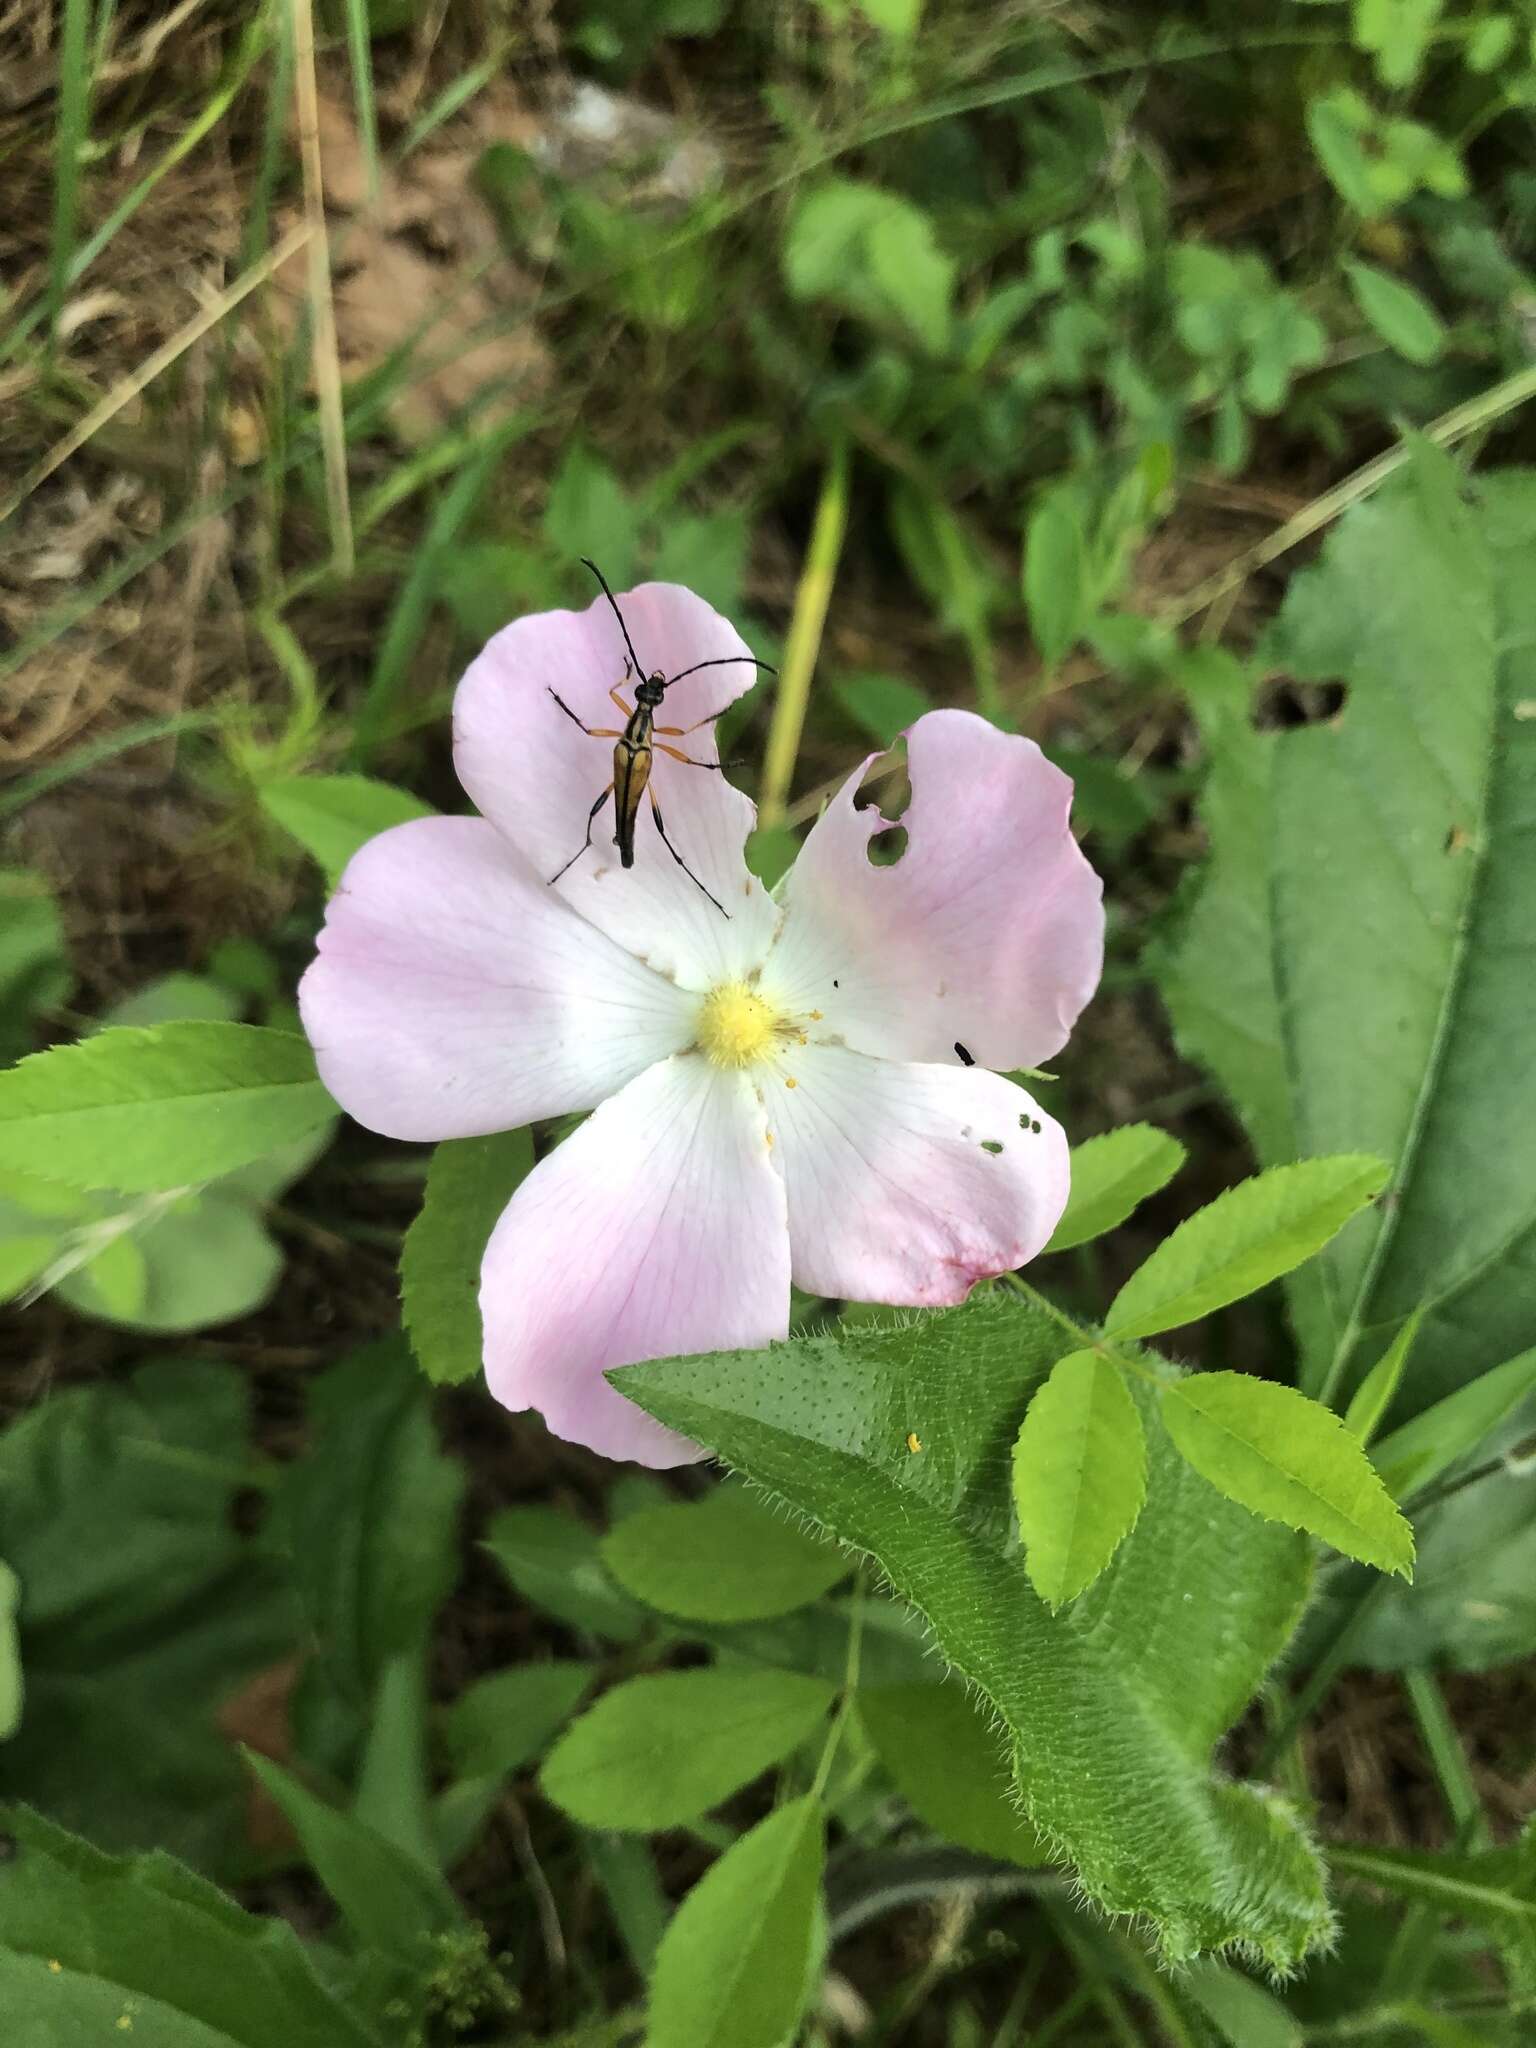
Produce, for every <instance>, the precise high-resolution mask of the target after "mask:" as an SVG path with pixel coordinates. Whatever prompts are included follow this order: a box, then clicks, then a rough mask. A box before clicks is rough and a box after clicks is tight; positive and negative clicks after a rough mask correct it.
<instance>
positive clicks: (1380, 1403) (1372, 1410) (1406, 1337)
mask: <svg viewBox="0 0 1536 2048" xmlns="http://www.w3.org/2000/svg"><path fill="white" fill-rule="evenodd" d="M1421 1320H1422V1317H1421V1316H1420V1315H1419V1314H1418V1312H1417V1311H1415V1313H1414V1314H1413V1315H1411V1316H1410V1317H1409V1318H1408V1320H1407V1322H1406V1323H1404V1325H1403V1327H1402V1328H1401V1329H1400V1330H1399V1331H1398V1333H1397V1335H1396V1336H1395V1337H1394V1338H1393V1339H1392V1342H1391V1343H1390V1344H1389V1345H1388V1347H1387V1349H1386V1350H1385V1351H1384V1352H1383V1353H1382V1354H1381V1356H1380V1358H1378V1359H1377V1361H1376V1363H1375V1364H1374V1365H1373V1366H1372V1367H1371V1369H1370V1371H1369V1372H1368V1373H1367V1374H1366V1376H1365V1378H1364V1379H1363V1380H1362V1381H1361V1382H1360V1384H1359V1386H1358V1387H1356V1389H1355V1394H1354V1399H1353V1400H1352V1401H1351V1402H1350V1404H1349V1406H1348V1408H1347V1409H1346V1410H1345V1412H1344V1427H1345V1428H1346V1429H1347V1430H1348V1431H1349V1432H1350V1434H1351V1435H1352V1436H1357V1437H1359V1439H1360V1441H1361V1443H1362V1444H1368V1443H1369V1442H1370V1440H1371V1438H1372V1437H1373V1436H1374V1435H1375V1434H1376V1432H1377V1430H1378V1429H1379V1428H1380V1427H1381V1418H1382V1417H1383V1416H1384V1415H1385V1414H1386V1412H1387V1410H1388V1409H1389V1408H1390V1407H1391V1406H1392V1402H1393V1398H1394V1397H1395V1395H1396V1393H1397V1389H1398V1385H1399V1382H1400V1381H1401V1380H1402V1377H1403V1371H1404V1368H1405V1367H1406V1366H1407V1363H1408V1354H1409V1352H1410V1351H1411V1350H1412V1349H1413V1340H1414V1338H1415V1337H1417V1335H1418V1334H1419V1324H1420V1322H1421ZM1382 1481H1383V1483H1384V1484H1385V1485H1386V1488H1387V1491H1388V1493H1390V1494H1392V1495H1393V1496H1394V1497H1396V1498H1399V1499H1400V1498H1401V1495H1400V1494H1399V1493H1398V1490H1397V1488H1396V1487H1395V1486H1393V1485H1392V1484H1391V1482H1390V1481H1389V1480H1388V1479H1387V1476H1386V1474H1385V1473H1383V1474H1382Z"/></svg>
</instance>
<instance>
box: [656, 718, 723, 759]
mask: <svg viewBox="0 0 1536 2048" xmlns="http://www.w3.org/2000/svg"><path fill="white" fill-rule="evenodd" d="M665 729H666V728H665V727H664V726H659V725H658V726H657V728H656V730H657V731H658V732H663V731H665ZM655 747H656V751H657V753H658V754H666V755H667V756H668V757H669V758H670V759H672V760H674V761H685V762H686V763H687V764H688V766H689V767H690V768H714V769H716V770H721V769H723V768H724V765H725V764H724V763H723V762H721V761H696V760H695V759H694V758H693V756H692V754H685V753H683V752H682V751H681V750H680V749H679V748H677V747H667V746H663V745H662V743H661V741H660V740H657V741H656V742H655Z"/></svg>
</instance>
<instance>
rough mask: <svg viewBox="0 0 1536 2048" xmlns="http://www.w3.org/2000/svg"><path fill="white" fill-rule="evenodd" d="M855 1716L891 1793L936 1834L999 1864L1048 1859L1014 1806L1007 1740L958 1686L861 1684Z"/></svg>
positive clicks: (1046, 1851)
mask: <svg viewBox="0 0 1536 2048" xmlns="http://www.w3.org/2000/svg"><path fill="white" fill-rule="evenodd" d="M859 1718H860V1720H861V1721H862V1722H863V1723H864V1729H865V1732H866V1734H867V1735H868V1736H869V1739H870V1741H871V1742H872V1743H873V1745H874V1747H875V1751H876V1753H877V1755H878V1756H879V1758H880V1761H881V1763H883V1764H884V1765H885V1768H886V1769H887V1770H888V1771H889V1772H890V1774H891V1776H892V1777H893V1778H894V1779H895V1781H896V1789H897V1791H898V1792H900V1794H901V1796H902V1798H903V1799H905V1801H906V1802H907V1804H908V1806H910V1807H911V1809H912V1811H913V1812H914V1813H915V1814H916V1815H917V1817H918V1819H919V1820H921V1821H923V1822H925V1823H926V1824H927V1825H928V1826H929V1827H931V1828H932V1829H933V1830H934V1831H935V1833H937V1834H940V1835H942V1836H943V1837H944V1839H945V1840H946V1841H948V1842H957V1843H958V1844H959V1846H960V1847H961V1848H962V1849H974V1850H975V1851H976V1853H977V1854H978V1855H980V1856H996V1857H997V1858H998V1859H999V1860H1000V1861H1001V1862H1004V1863H1019V1864H1024V1865H1026V1866H1028V1865H1035V1864H1041V1863H1050V1862H1052V1861H1053V1860H1054V1859H1053V1857H1052V1854H1051V1850H1050V1845H1049V1844H1048V1843H1046V1842H1044V1841H1042V1839H1041V1837H1040V1836H1039V1835H1038V1834H1037V1833H1036V1831H1035V1829H1034V1828H1032V1827H1031V1826H1030V1824H1029V1822H1028V1821H1027V1820H1026V1819H1025V1817H1024V1814H1023V1812H1022V1811H1021V1808H1020V1804H1019V1800H1018V1796H1017V1794H1016V1793H1015V1791H1014V1789H1013V1778H1012V1773H1011V1772H1010V1770H1009V1768H1008V1750H1007V1745H1006V1744H1005V1742H1004V1741H1003V1738H1002V1736H1001V1735H1000V1734H999V1733H998V1731H997V1730H996V1728H994V1727H993V1726H992V1725H991V1724H990V1723H989V1722H988V1720H987V1718H986V1716H985V1715H983V1714H981V1713H979V1712H978V1711H977V1709H976V1707H975V1706H974V1705H973V1703H972V1702H971V1701H970V1700H969V1699H967V1698H966V1695H965V1691H964V1688H963V1687H961V1686H958V1685H955V1684H953V1683H951V1684H949V1685H884V1686H865V1687H861V1688H860V1690H859Z"/></svg>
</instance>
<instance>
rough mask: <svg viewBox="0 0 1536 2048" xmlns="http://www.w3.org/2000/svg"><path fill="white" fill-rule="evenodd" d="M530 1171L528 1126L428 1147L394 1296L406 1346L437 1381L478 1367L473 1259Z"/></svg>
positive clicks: (476, 1265) (448, 1382)
mask: <svg viewBox="0 0 1536 2048" xmlns="http://www.w3.org/2000/svg"><path fill="white" fill-rule="evenodd" d="M532 1171H533V1135H532V1133H531V1132H529V1131H498V1132H496V1133H495V1134H494V1135H493V1136H491V1137H489V1138H449V1139H447V1140H445V1142H444V1143H443V1144H441V1145H439V1146H438V1148H437V1150H436V1151H435V1152H434V1153H433V1154H432V1162H431V1164H430V1165H429V1166H428V1168H427V1187H426V1193H425V1195H424V1196H423V1197H422V1204H421V1209H420V1211H419V1213H418V1215H417V1217H416V1220H415V1222H414V1223H413V1224H412V1225H411V1227H410V1229H409V1230H408V1231H407V1232H406V1234H405V1243H404V1245H403V1246H402V1247H401V1251H400V1298H401V1304H402V1307H403V1311H404V1315H405V1328H406V1334H407V1335H408V1336H409V1337H410V1340H411V1349H412V1350H413V1351H414V1352H415V1354H416V1357H417V1360H418V1362H419V1364H420V1366H421V1369H422V1371H423V1372H424V1373H425V1374H426V1376H427V1378H428V1379H429V1380H432V1381H434V1382H436V1384H437V1385H439V1386H452V1385H454V1384H455V1383H456V1382H458V1381H460V1380H467V1379H473V1378H474V1376H475V1374H476V1373H478V1372H479V1370H480V1366H481V1357H482V1350H483V1344H484V1332H483V1330H482V1328H481V1324H480V1299H479V1295H480V1261H481V1259H482V1258H483V1257H484V1256H485V1247H486V1244H487V1242H488V1240H489V1238H490V1235H491V1232H492V1230H493V1229H494V1228H495V1226H496V1224H497V1222H498V1221H499V1219H500V1217H501V1212H502V1210H503V1209H505V1208H506V1206H507V1204H508V1202H510V1201H511V1199H512V1197H513V1195H514V1194H515V1193H516V1192H517V1190H518V1188H519V1187H520V1186H521V1185H522V1183H523V1181H524V1180H525V1179H526V1178H527V1176H528V1175H529V1174H530V1173H531V1172H532Z"/></svg>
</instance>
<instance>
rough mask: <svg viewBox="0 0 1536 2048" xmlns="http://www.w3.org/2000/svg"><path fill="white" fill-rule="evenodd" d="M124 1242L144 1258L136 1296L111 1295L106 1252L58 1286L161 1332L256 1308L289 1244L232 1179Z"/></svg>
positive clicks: (82, 1303) (102, 1311) (184, 1200)
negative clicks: (278, 1239) (105, 1285)
mask: <svg viewBox="0 0 1536 2048" xmlns="http://www.w3.org/2000/svg"><path fill="white" fill-rule="evenodd" d="M326 1135H329V1134H328V1133H327V1134H326ZM118 1242H119V1243H121V1244H126V1245H128V1246H129V1247H130V1249H131V1250H132V1251H133V1252H134V1253H135V1254H136V1256H137V1258H138V1260H139V1261H140V1284H139V1289H138V1292H137V1294H136V1296H135V1297H134V1298H133V1299H132V1300H127V1301H125V1300H122V1299H118V1300H116V1301H113V1300H109V1299H107V1298H105V1297H104V1296H103V1293H102V1290H101V1286H100V1261H99V1260H93V1261H92V1262H91V1264H89V1265H87V1266H83V1267H81V1268H80V1269H79V1270H78V1271H76V1272H74V1273H72V1274H69V1275H68V1276H67V1277H66V1278H65V1279H63V1280H61V1281H60V1282H59V1285H58V1287H57V1288H56V1289H55V1290H54V1291H55V1292H56V1293H57V1295H58V1297H59V1299H60V1300H61V1301H67V1302H68V1303H69V1305H70V1307H71V1308H77V1309H80V1310H81V1311H83V1312H84V1313H85V1314H88V1315H100V1316H106V1317H107V1318H108V1319H109V1320H111V1321H113V1322H119V1323H123V1324H125V1325H127V1327H129V1328H130V1329H135V1330H151V1331H154V1332H156V1333H157V1334H170V1333H172V1332H179V1331H183V1330H205V1329H209V1328H211V1327H212V1326H213V1325H215V1324H218V1323H227V1322H231V1321H233V1319H234V1318H235V1317H236V1316H243V1315H248V1314H249V1313H250V1311H251V1310H252V1309H254V1308H259V1307H260V1306H261V1304H262V1303H263V1302H264V1301H265V1300H266V1299H267V1297H268V1296H269V1295H270V1294H271V1292H272V1290H273V1288H274V1287H275V1286H276V1285H277V1281H278V1278H279V1276H280V1275H281V1273H282V1270H283V1254H282V1251H281V1249H280V1248H279V1247H278V1245H277V1244H275V1243H274V1242H273V1240H272V1238H271V1237H270V1236H269V1235H268V1233H267V1231H266V1229H265V1227H264V1226H263V1224H262V1222H261V1219H260V1217H259V1215H258V1213H257V1211H256V1209H255V1207H254V1206H253V1204H252V1203H251V1202H250V1201H248V1200H246V1199H243V1198H242V1197H241V1196H240V1195H239V1194H237V1193H234V1192H232V1191H231V1190H230V1189H229V1186H228V1183H226V1184H225V1185H223V1186H218V1187H211V1188H205V1189H203V1191H202V1192H201V1193H200V1194H197V1195H183V1196H181V1197H180V1198H179V1199H178V1200H177V1201H176V1202H175V1203H174V1204H173V1205H172V1206H171V1207H170V1208H169V1209H166V1210H164V1211H163V1212H162V1213H161V1214H159V1215H157V1216H155V1217H153V1218H151V1220H150V1221H149V1222H147V1223H146V1224H144V1225H142V1226H141V1227H140V1228H138V1229H137V1230H136V1231H135V1232H134V1234H133V1236H132V1237H131V1238H122V1239H119V1240H118Z"/></svg>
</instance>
